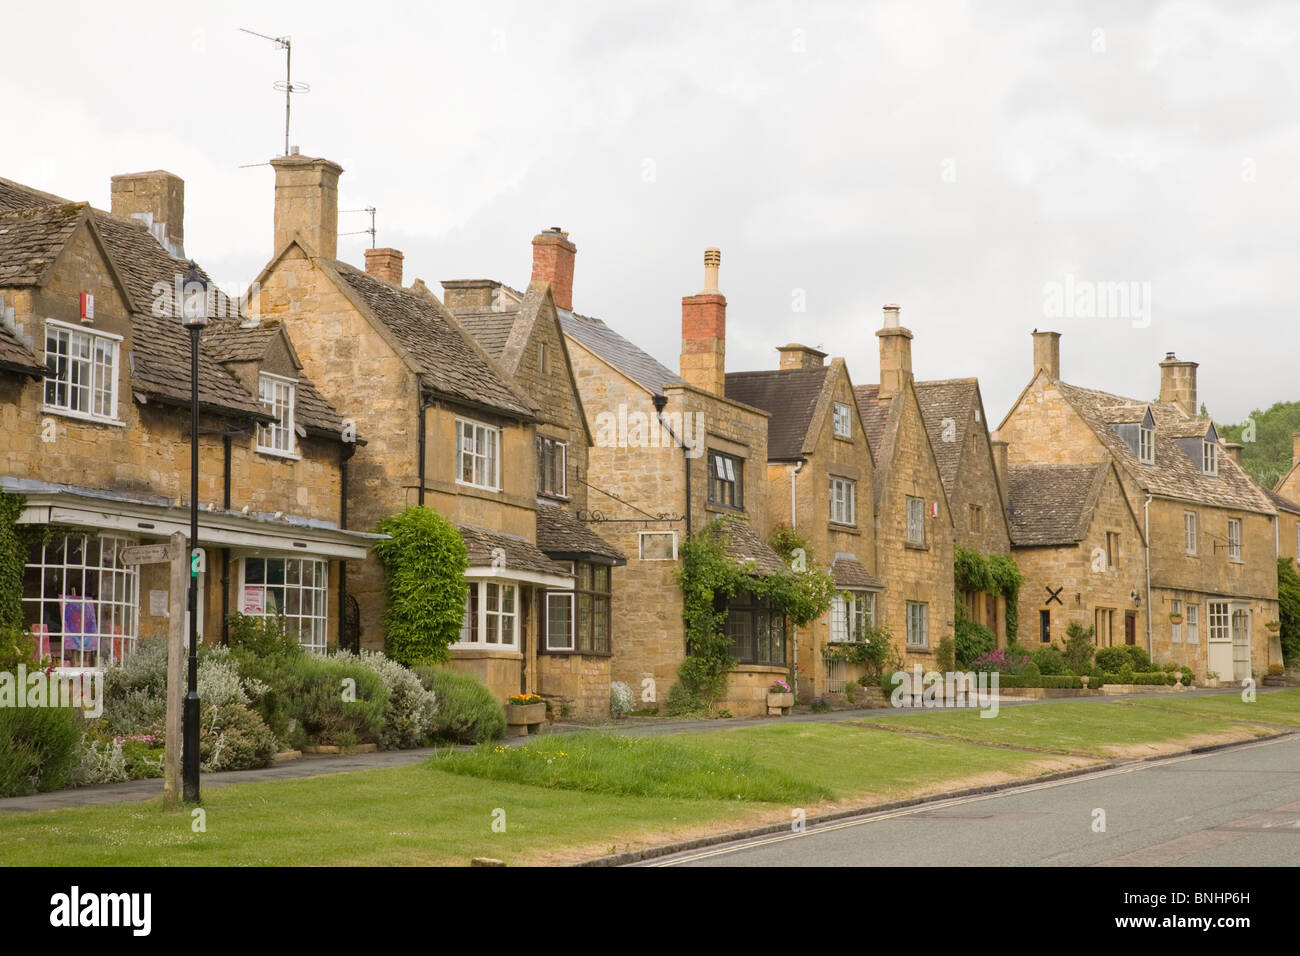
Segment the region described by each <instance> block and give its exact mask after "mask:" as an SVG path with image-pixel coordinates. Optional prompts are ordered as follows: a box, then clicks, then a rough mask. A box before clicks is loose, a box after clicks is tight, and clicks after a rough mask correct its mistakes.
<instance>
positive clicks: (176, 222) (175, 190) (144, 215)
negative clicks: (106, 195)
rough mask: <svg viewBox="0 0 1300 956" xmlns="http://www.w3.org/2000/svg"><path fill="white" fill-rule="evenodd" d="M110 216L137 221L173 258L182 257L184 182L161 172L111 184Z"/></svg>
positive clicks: (118, 179)
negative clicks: (111, 214) (147, 229)
mask: <svg viewBox="0 0 1300 956" xmlns="http://www.w3.org/2000/svg"><path fill="white" fill-rule="evenodd" d="M110 188H111V192H112V206H111V209H112V213H113V215H115V216H121V217H123V218H132V219H139V220H141V221H142V222H144V224H145V225H146V226H148V227H149V231H150V232H151V233H153V236H154V238H155V239H157V240H158V241H159V242H160V243H161V244H162V246H163V248H165V249H167V250H168V251H169V252H171V253H172V255H173V256H175V257H176V258H184V256H185V180H183V179H181V178H180V177H179V176H177V175H175V174H174V173H169V172H167V171H166V170H164V169H155V170H153V172H148V173H123V174H122V175H120V176H114V177H113V178H112V180H111V187H110Z"/></svg>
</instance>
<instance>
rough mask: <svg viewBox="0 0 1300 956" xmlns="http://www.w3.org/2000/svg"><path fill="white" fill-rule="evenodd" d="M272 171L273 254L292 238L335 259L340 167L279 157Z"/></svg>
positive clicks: (308, 158) (309, 159)
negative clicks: (273, 193) (273, 175)
mask: <svg viewBox="0 0 1300 956" xmlns="http://www.w3.org/2000/svg"><path fill="white" fill-rule="evenodd" d="M271 166H272V168H273V169H274V170H275V251H276V252H279V251H280V249H281V248H282V247H283V246H284V245H285V243H287V242H288V241H289V240H290V239H292V238H293V237H294V236H295V235H296V236H301V237H302V240H303V241H304V242H305V243H307V245H308V246H310V247H311V251H312V252H313V253H314V254H315V255H318V256H320V257H322V258H324V259H336V258H338V235H339V175H340V174H341V173H342V172H343V167H342V166H340V165H339V164H338V163H332V162H330V161H329V160H328V159H317V158H313V157H311V156H298V155H296V154H291V155H289V156H280V157H279V158H277V159H273V160H271Z"/></svg>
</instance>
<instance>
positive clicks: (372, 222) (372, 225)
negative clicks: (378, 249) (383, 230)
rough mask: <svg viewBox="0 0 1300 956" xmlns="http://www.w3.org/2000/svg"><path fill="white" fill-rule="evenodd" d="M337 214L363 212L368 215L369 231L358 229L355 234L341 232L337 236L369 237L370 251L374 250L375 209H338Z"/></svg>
mask: <svg viewBox="0 0 1300 956" xmlns="http://www.w3.org/2000/svg"><path fill="white" fill-rule="evenodd" d="M339 212H364V213H369V214H370V228H369V229H358V230H356V231H355V232H341V233H339V235H340V236H361V235H366V236H369V237H370V248H371V249H373V248H375V207H374V206H367V207H366V208H365V209H340V210H339Z"/></svg>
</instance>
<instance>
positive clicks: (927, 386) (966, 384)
mask: <svg viewBox="0 0 1300 956" xmlns="http://www.w3.org/2000/svg"><path fill="white" fill-rule="evenodd" d="M914 384H915V386H916V399H917V401H918V402H919V403H920V405H921V417H922V418H924V419H925V430H926V432H928V433H929V435H930V447H931V448H933V449H934V458H935V461H936V462H937V463H938V465H939V477H940V479H941V480H942V481H943V490H944V491H945V492H947V494H948V495H950V496H951V495H952V493H953V491H954V489H955V488H956V486H957V473H958V472H959V471H960V469H961V459H962V453H963V451H964V450H965V448H966V435H967V433H968V432H969V430H970V428H971V426H972V425H973V424H974V414H975V406H976V396H977V394H978V392H979V382H978V380H977V379H973V378H952V379H942V380H937V381H930V382H916V383H914ZM948 420H951V422H952V423H953V435H952V441H944V440H943V434H944V430H945V427H944V423H945V421H948Z"/></svg>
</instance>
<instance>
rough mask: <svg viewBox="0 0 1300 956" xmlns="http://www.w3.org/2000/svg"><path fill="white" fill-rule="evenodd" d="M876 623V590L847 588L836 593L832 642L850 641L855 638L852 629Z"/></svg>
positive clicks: (832, 622)
mask: <svg viewBox="0 0 1300 956" xmlns="http://www.w3.org/2000/svg"><path fill="white" fill-rule="evenodd" d="M850 623H851V625H852V626H851V627H850ZM875 623H876V594H875V592H874V591H863V590H858V589H855V588H845V589H844V590H842V591H837V592H836V593H835V597H834V599H833V600H832V602H831V631H830V642H831V643H832V644H845V643H850V642H851V641H852V640H853V635H852V633H851V631H852V630H857V629H859V628H862V627H864V626H865V627H871V626H873V625H874V624H875Z"/></svg>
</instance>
